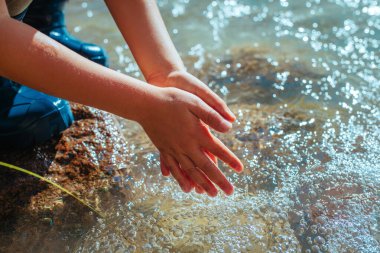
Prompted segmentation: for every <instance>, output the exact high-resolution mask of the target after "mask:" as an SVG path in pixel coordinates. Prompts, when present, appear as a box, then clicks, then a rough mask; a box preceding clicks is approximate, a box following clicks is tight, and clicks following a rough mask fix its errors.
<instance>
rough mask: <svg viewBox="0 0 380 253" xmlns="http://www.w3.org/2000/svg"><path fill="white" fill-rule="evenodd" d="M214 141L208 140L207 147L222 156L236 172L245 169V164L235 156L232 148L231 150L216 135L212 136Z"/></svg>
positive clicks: (221, 158)
mask: <svg viewBox="0 0 380 253" xmlns="http://www.w3.org/2000/svg"><path fill="white" fill-rule="evenodd" d="M212 138H213V141H212V142H208V143H207V144H206V145H205V148H206V149H207V150H208V151H210V152H211V153H213V154H214V155H216V156H217V157H219V158H220V160H222V161H223V162H225V163H226V164H228V166H230V167H231V168H232V169H234V170H235V171H236V172H242V171H243V169H244V166H243V164H242V163H241V161H240V160H239V158H237V157H236V156H235V154H234V153H232V151H231V150H229V149H228V148H227V147H226V146H225V145H224V144H223V143H222V142H221V141H220V140H219V139H218V138H216V137H215V136H212Z"/></svg>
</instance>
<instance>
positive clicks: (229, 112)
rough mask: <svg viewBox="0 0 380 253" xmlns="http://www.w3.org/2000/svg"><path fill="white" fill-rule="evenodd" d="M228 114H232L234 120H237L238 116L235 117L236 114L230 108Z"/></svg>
mask: <svg viewBox="0 0 380 253" xmlns="http://www.w3.org/2000/svg"><path fill="white" fill-rule="evenodd" d="M228 112H229V113H230V115H231V116H232V118H233V119H234V120H236V116H235V114H234V113H233V112H232V111H231V110H230V108H228Z"/></svg>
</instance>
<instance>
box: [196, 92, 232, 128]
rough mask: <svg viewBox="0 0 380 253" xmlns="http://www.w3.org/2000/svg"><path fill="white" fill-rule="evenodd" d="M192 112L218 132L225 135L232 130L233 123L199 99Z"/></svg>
mask: <svg viewBox="0 0 380 253" xmlns="http://www.w3.org/2000/svg"><path fill="white" fill-rule="evenodd" d="M190 111H191V112H192V113H193V114H194V115H195V116H196V117H197V118H199V119H200V120H202V121H203V122H204V123H206V124H207V125H209V126H210V127H212V128H213V129H215V130H216V131H218V132H221V133H225V132H227V131H228V130H230V129H231V127H232V124H231V122H229V121H227V120H225V119H224V118H223V117H222V116H221V115H220V114H219V113H217V112H216V111H215V110H214V109H212V108H211V107H210V106H209V105H207V104H206V103H205V102H204V101H202V100H201V99H199V98H197V99H196V102H195V104H194V106H192V107H191V109H190Z"/></svg>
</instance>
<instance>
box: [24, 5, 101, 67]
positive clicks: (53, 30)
mask: <svg viewBox="0 0 380 253" xmlns="http://www.w3.org/2000/svg"><path fill="white" fill-rule="evenodd" d="M66 2H67V0H34V1H33V2H32V4H31V5H30V6H29V8H28V11H27V13H26V16H25V18H24V20H23V21H24V23H26V24H29V25H31V26H33V27H34V28H36V29H37V30H39V31H41V32H43V33H45V34H46V35H48V36H50V37H51V38H53V39H55V40H56V41H58V42H60V43H61V44H63V45H65V46H67V47H68V48H70V49H71V50H73V51H75V52H77V53H79V54H80V55H82V56H84V57H86V58H88V59H90V60H92V61H94V62H96V63H99V64H101V65H104V66H106V65H107V54H106V52H105V50H104V49H102V48H101V47H99V46H97V45H94V44H90V43H87V42H83V41H80V40H78V39H76V38H74V37H73V36H71V35H70V34H69V33H68V31H67V29H66V24H65V17H64V13H63V7H64V5H65V3H66Z"/></svg>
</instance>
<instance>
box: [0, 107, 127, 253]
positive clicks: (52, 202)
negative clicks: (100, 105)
mask: <svg viewBox="0 0 380 253" xmlns="http://www.w3.org/2000/svg"><path fill="white" fill-rule="evenodd" d="M72 110H73V113H74V117H75V122H74V123H73V124H72V126H70V127H69V128H68V129H66V130H65V131H63V132H62V134H61V135H60V136H59V137H57V138H54V139H52V140H50V141H48V142H46V143H44V144H42V145H39V146H35V147H33V148H30V149H26V150H22V151H5V150H3V151H1V153H0V160H1V161H4V162H7V163H11V164H14V165H17V166H19V167H22V168H25V169H27V170H31V171H33V172H35V173H38V174H40V175H42V176H44V177H47V178H49V179H51V180H52V181H54V182H56V183H58V184H60V185H61V186H63V187H65V188H66V189H68V190H70V191H71V192H73V193H75V194H77V195H79V196H80V197H81V198H82V199H84V200H86V201H87V202H88V203H90V204H92V205H93V206H96V207H97V208H101V207H102V204H103V203H101V201H100V199H101V198H100V196H101V195H102V194H104V193H103V191H102V190H104V189H106V190H111V191H112V189H114V188H115V187H117V183H115V182H114V180H112V179H113V177H115V176H118V175H120V174H122V173H123V171H125V168H126V167H127V163H126V161H125V157H124V154H125V152H126V150H125V148H126V147H125V141H124V139H123V137H122V136H121V135H120V132H119V129H118V127H117V125H116V124H115V121H114V117H113V116H112V115H110V114H108V113H105V112H102V111H100V110H97V109H94V108H90V107H86V106H82V105H79V104H74V103H73V104H72ZM0 203H1V206H0V245H1V246H0V251H1V252H2V251H4V250H5V248H6V247H7V246H9V245H10V247H11V248H12V251H15V250H16V251H17V249H20V250H21V249H22V247H25V246H26V245H30V247H31V249H34V248H33V247H37V248H38V246H37V245H35V243H41V241H39V240H42V241H48V240H47V239H44V237H45V236H46V237H49V238H50V239H49V240H53V239H55V240H57V241H56V242H55V243H54V244H51V245H50V247H51V248H47V249H46V251H45V252H51V251H55V250H56V249H58V248H60V247H61V246H62V247H63V246H64V244H65V240H66V239H67V238H65V236H66V237H67V236H77V235H78V233H79V234H81V233H83V231H85V230H86V228H88V227H89V226H90V225H91V224H93V222H94V218H96V216H95V215H94V214H91V213H90V212H89V210H88V209H87V207H85V206H83V205H82V204H80V203H78V202H77V201H76V200H75V199H73V198H71V197H70V196H66V194H63V193H62V192H61V191H60V190H59V189H57V188H55V187H54V186H51V185H48V184H47V183H45V182H41V181H39V180H38V179H35V178H33V177H31V176H28V175H24V174H22V173H20V172H13V171H11V170H9V169H7V168H3V167H1V168H0ZM31 228H33V231H31ZM68 231H71V232H70V233H68ZM73 231H74V232H73ZM75 231H77V232H75ZM66 233H67V234H66ZM11 234H13V235H12V238H18V237H19V236H15V235H17V234H19V235H22V238H23V240H22V242H21V243H20V241H19V240H15V241H13V240H12V239H10V235H11ZM59 241H60V242H61V244H62V245H60V243H57V242H59ZM48 246H49V243H46V247H48ZM37 248H35V249H34V250H35V251H40V249H37Z"/></svg>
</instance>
